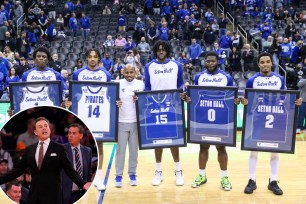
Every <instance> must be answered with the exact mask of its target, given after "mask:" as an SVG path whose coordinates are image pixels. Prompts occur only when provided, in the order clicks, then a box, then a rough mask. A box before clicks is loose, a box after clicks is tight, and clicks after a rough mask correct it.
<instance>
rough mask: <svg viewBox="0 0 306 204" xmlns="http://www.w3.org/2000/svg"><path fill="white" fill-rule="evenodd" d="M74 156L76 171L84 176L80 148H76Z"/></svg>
mask: <svg viewBox="0 0 306 204" xmlns="http://www.w3.org/2000/svg"><path fill="white" fill-rule="evenodd" d="M74 158H75V167H76V169H75V170H76V171H77V172H78V173H79V175H80V176H81V177H82V178H83V171H82V165H81V160H80V154H79V150H78V148H76V147H75V148H74Z"/></svg>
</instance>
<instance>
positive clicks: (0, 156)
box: [0, 137, 13, 170]
mask: <svg viewBox="0 0 306 204" xmlns="http://www.w3.org/2000/svg"><path fill="white" fill-rule="evenodd" d="M1 160H7V168H8V170H11V169H12V168H13V160H12V157H11V154H10V153H9V152H8V151H6V150H4V149H3V146H2V140H1V137H0V161H1ZM0 165H1V164H0Z"/></svg>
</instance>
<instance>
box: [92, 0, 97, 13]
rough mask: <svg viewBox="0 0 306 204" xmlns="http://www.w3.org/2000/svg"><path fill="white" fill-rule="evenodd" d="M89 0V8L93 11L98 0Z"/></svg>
mask: <svg viewBox="0 0 306 204" xmlns="http://www.w3.org/2000/svg"><path fill="white" fill-rule="evenodd" d="M90 2H91V10H92V11H93V12H95V11H96V9H97V7H98V0H90Z"/></svg>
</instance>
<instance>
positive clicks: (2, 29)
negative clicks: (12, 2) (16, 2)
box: [0, 21, 8, 50]
mask: <svg viewBox="0 0 306 204" xmlns="http://www.w3.org/2000/svg"><path fill="white" fill-rule="evenodd" d="M5 22H6V21H5ZM7 31H8V28H7V26H5V25H2V26H0V45H1V50H3V49H4V45H5V38H6V37H5V33H6V32H7Z"/></svg>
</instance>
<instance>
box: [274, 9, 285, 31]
mask: <svg viewBox="0 0 306 204" xmlns="http://www.w3.org/2000/svg"><path fill="white" fill-rule="evenodd" d="M274 20H275V21H276V26H277V27H278V28H279V29H280V28H282V27H283V23H284V20H285V16H284V14H283V13H281V12H280V11H279V10H276V13H275V16H274Z"/></svg>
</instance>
